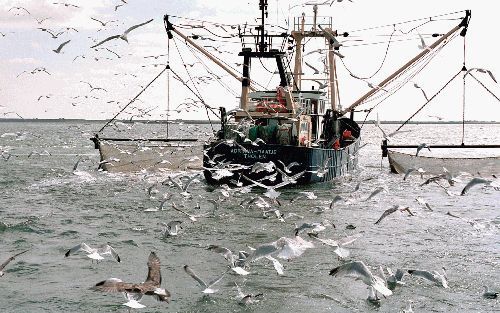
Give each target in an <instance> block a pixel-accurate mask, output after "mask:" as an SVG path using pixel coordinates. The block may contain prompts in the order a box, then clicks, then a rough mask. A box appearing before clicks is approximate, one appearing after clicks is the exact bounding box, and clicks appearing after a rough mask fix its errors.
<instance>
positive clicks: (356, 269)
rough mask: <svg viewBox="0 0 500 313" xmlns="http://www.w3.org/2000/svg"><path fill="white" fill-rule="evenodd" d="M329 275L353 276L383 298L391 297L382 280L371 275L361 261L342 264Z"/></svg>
mask: <svg viewBox="0 0 500 313" xmlns="http://www.w3.org/2000/svg"><path fill="white" fill-rule="evenodd" d="M330 275H332V276H339V275H348V276H354V277H355V278H356V279H359V280H361V281H362V282H363V283H365V284H366V285H368V286H370V287H373V288H374V289H375V290H376V291H378V292H380V293H381V294H383V295H384V296H386V297H387V296H390V295H392V291H391V290H389V289H388V288H387V287H386V286H384V281H383V280H382V278H380V277H378V276H375V275H373V274H372V272H371V271H370V269H369V268H368V267H367V266H366V265H365V264H364V263H363V262H362V261H351V262H348V263H344V264H342V265H340V266H338V267H336V268H334V269H332V270H331V271H330Z"/></svg>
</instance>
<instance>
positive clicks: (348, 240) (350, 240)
mask: <svg viewBox="0 0 500 313" xmlns="http://www.w3.org/2000/svg"><path fill="white" fill-rule="evenodd" d="M361 237H362V235H361V234H356V235H352V236H348V237H344V238H341V239H339V240H337V242H338V244H339V245H340V246H345V245H348V244H350V243H353V242H354V241H356V240H358V239H359V238H361Z"/></svg>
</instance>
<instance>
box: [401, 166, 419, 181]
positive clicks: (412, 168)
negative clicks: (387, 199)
mask: <svg viewBox="0 0 500 313" xmlns="http://www.w3.org/2000/svg"><path fill="white" fill-rule="evenodd" d="M413 171H416V169H415V168H414V167H411V168H409V169H408V170H407V171H406V173H405V177H403V180H406V178H407V177H408V176H410V174H411V172H413Z"/></svg>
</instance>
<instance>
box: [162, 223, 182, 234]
mask: <svg viewBox="0 0 500 313" xmlns="http://www.w3.org/2000/svg"><path fill="white" fill-rule="evenodd" d="M160 224H161V225H163V226H165V229H164V231H163V237H171V236H177V235H178V234H179V230H181V229H182V227H181V224H182V221H170V222H168V223H163V222H160Z"/></svg>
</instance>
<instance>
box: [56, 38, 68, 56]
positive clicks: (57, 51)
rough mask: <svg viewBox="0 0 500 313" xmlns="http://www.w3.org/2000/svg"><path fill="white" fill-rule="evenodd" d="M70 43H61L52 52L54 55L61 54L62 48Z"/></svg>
mask: <svg viewBox="0 0 500 313" xmlns="http://www.w3.org/2000/svg"><path fill="white" fill-rule="evenodd" d="M70 41H71V40H67V41H65V42H63V43H62V44H60V45H59V47H57V49H55V50H52V51H54V52H55V53H61V50H62V48H63V47H64V46H65V45H66V44H68V42H70Z"/></svg>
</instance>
